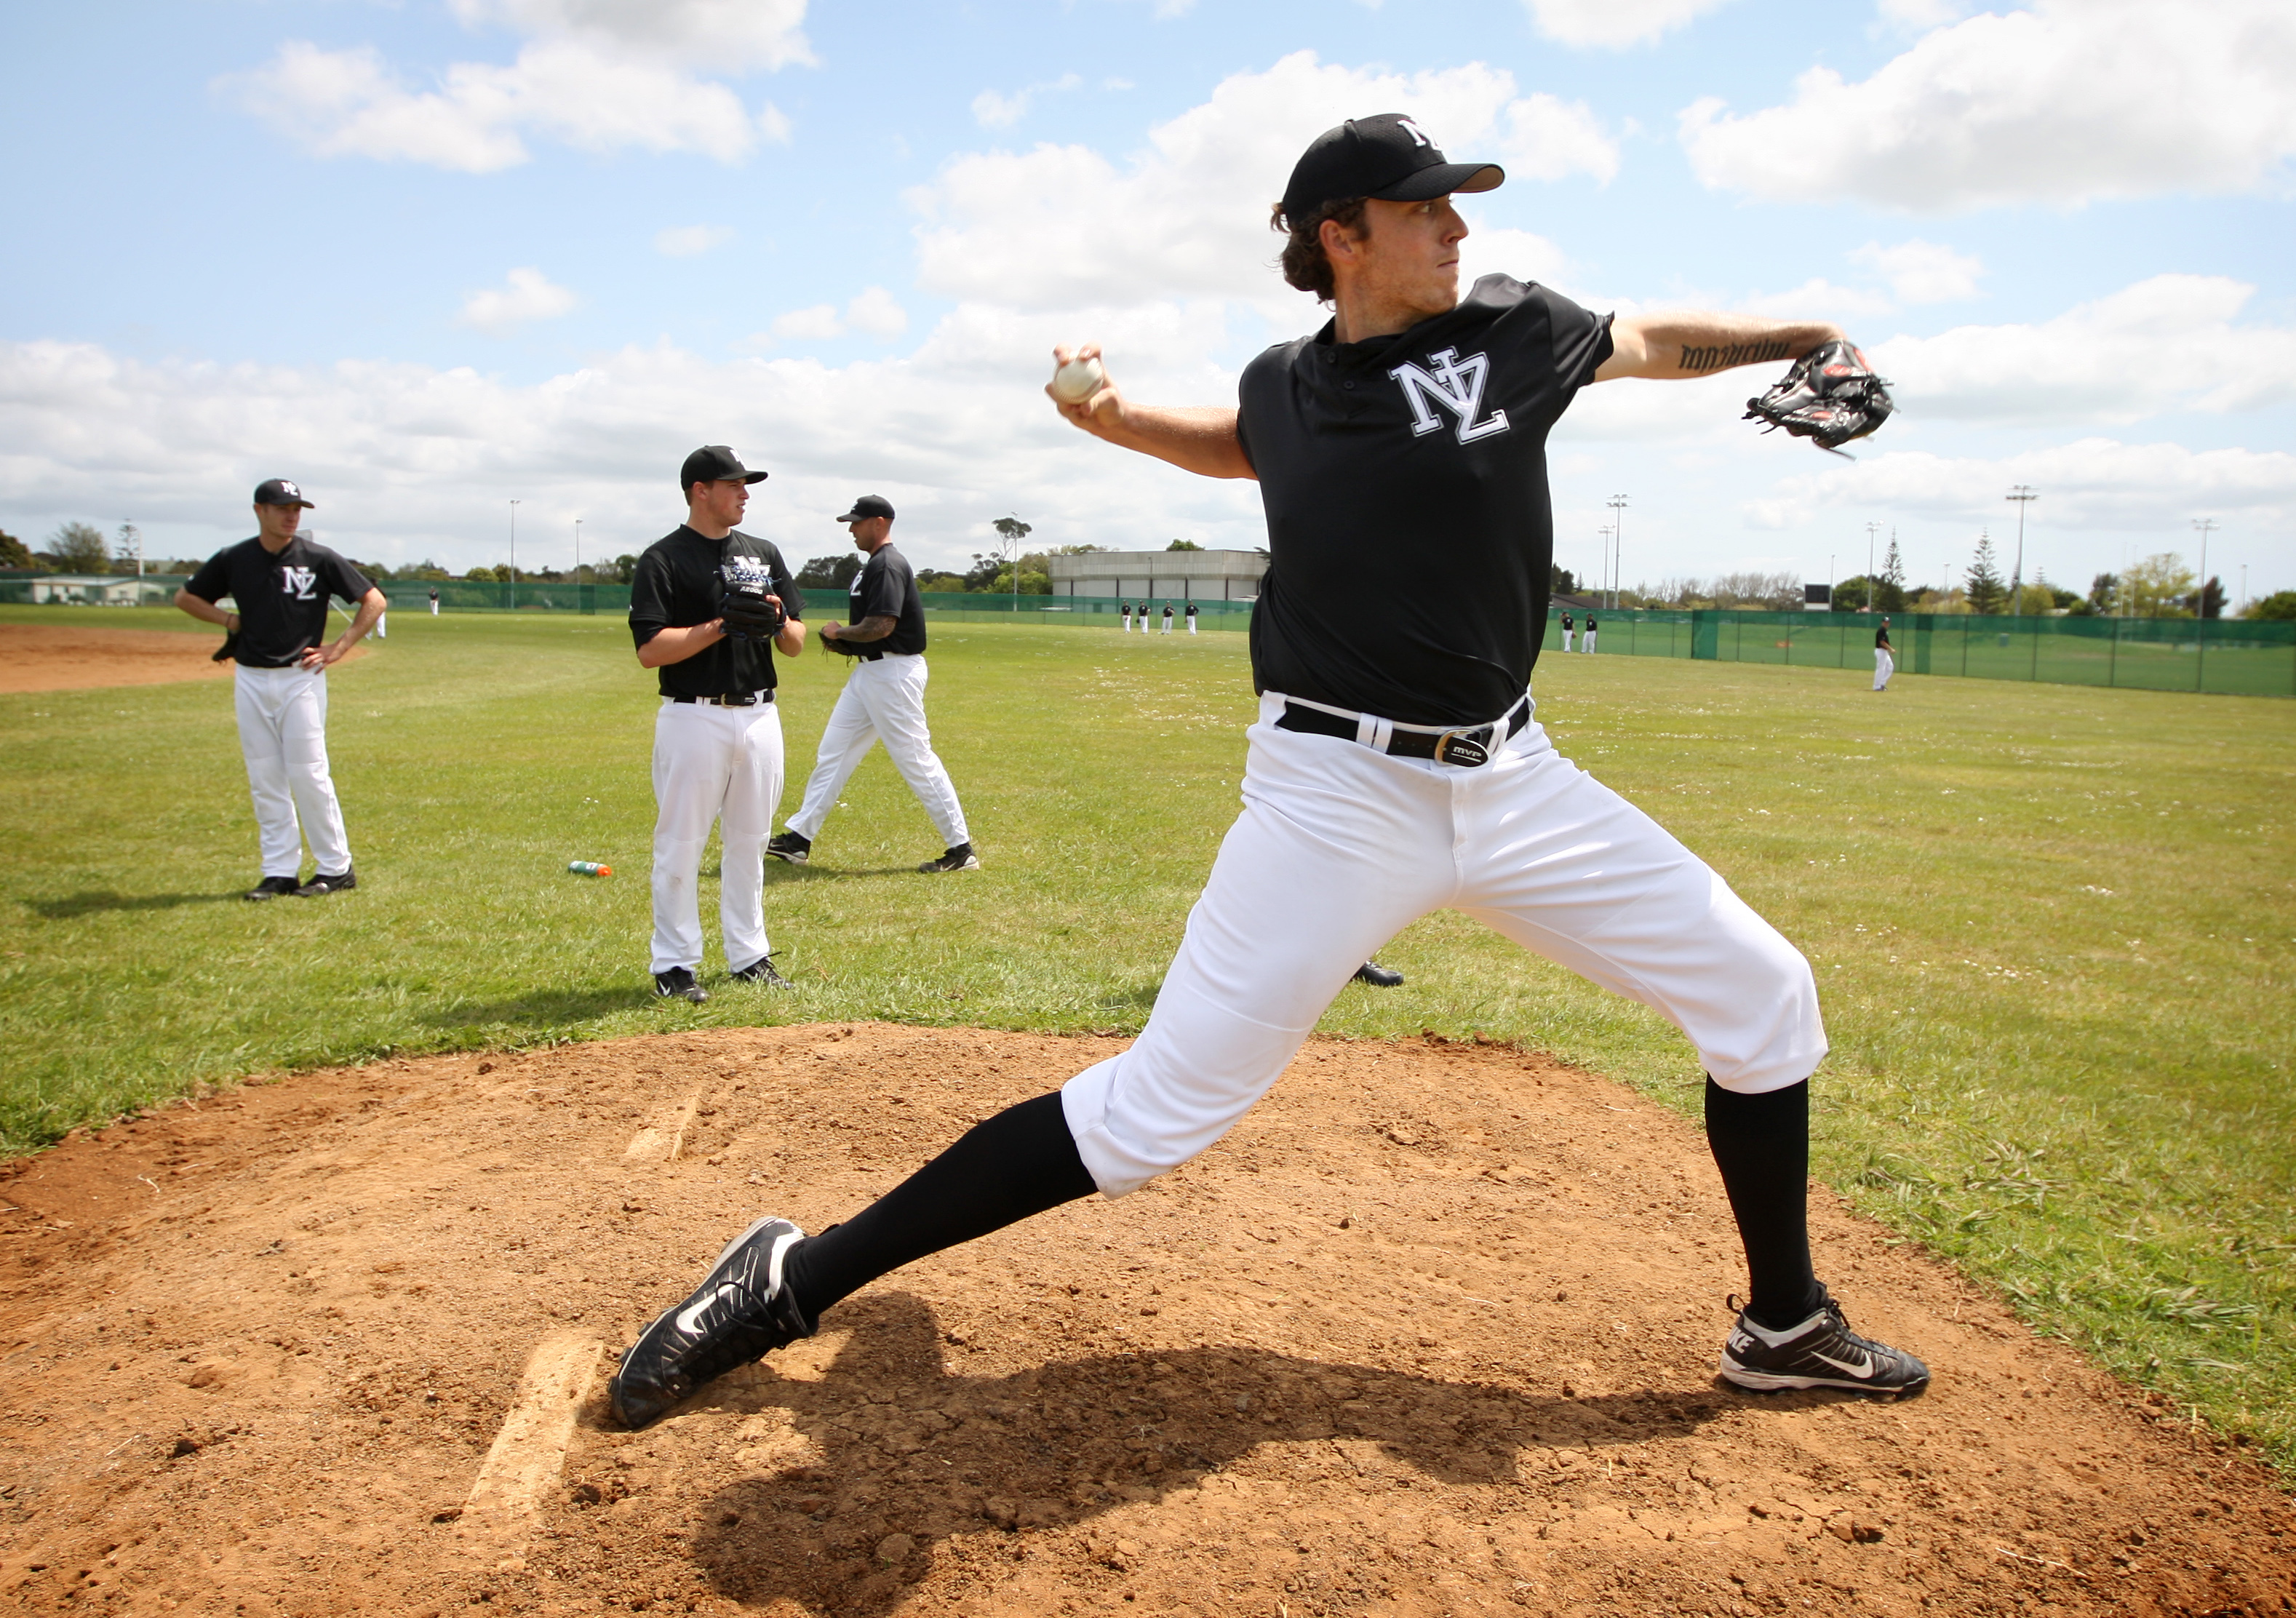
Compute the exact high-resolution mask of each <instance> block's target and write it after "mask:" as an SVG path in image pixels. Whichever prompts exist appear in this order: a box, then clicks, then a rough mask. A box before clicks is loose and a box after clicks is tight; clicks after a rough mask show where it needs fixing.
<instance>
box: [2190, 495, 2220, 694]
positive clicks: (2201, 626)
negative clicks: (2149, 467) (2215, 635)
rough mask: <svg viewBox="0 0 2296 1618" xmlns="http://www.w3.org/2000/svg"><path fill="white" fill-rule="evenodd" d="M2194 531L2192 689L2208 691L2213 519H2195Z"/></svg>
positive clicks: (2214, 521) (2215, 526) (2215, 522)
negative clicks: (2197, 547) (2197, 574)
mask: <svg viewBox="0 0 2296 1618" xmlns="http://www.w3.org/2000/svg"><path fill="white" fill-rule="evenodd" d="M2193 528H2194V531H2195V532H2196V533H2198V534H2199V535H2200V537H2201V590H2200V594H2199V595H2195V596H2194V598H2193V619H2194V625H2193V648H2194V659H2195V660H2196V667H2195V668H2194V673H2193V689H2194V690H2195V691H2205V690H2207V689H2208V678H2209V536H2210V534H2212V533H2214V532H2216V529H2217V520H2216V519H2215V518H2214V517H2195V518H2194V519H2193Z"/></svg>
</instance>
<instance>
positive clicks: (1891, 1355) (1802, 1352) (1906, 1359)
mask: <svg viewBox="0 0 2296 1618" xmlns="http://www.w3.org/2000/svg"><path fill="white" fill-rule="evenodd" d="M1722 1376H1723V1379H1724V1380H1725V1381H1727V1382H1734V1383H1736V1384H1738V1385H1739V1386H1740V1387H1742V1388H1751V1389H1753V1390H1754V1391H1755V1392H1762V1393H1770V1392H1777V1391H1778V1390H1779V1389H1782V1388H1847V1389H1848V1390H1849V1391H1850V1392H1853V1393H1914V1392H1920V1391H1921V1390H1922V1389H1923V1388H1924V1387H1927V1386H1928V1385H1929V1380H1930V1367H1927V1366H1925V1365H1923V1363H1922V1362H1921V1361H1920V1360H1918V1359H1915V1358H1914V1357H1913V1356H1912V1355H1911V1354H1908V1353H1907V1352H1906V1351H1904V1350H1903V1349H1893V1348H1891V1347H1890V1345H1889V1344H1888V1343H1876V1342H1874V1340H1873V1339H1872V1338H1871V1337H1861V1336H1859V1335H1857V1333H1856V1332H1854V1331H1852V1330H1850V1329H1849V1321H1848V1320H1847V1319H1845V1318H1843V1317H1842V1313H1841V1305H1840V1304H1839V1303H1836V1302H1834V1301H1833V1299H1832V1298H1828V1299H1827V1300H1826V1301H1825V1306H1824V1307H1823V1308H1821V1309H1820V1310H1818V1311H1817V1312H1816V1314H1814V1315H1812V1316H1811V1317H1810V1318H1808V1319H1807V1320H1805V1321H1803V1322H1802V1323H1801V1324H1800V1326H1794V1327H1792V1329H1790V1330H1787V1331H1784V1332H1774V1331H1770V1330H1768V1329H1767V1328H1766V1327H1764V1326H1758V1325H1756V1324H1755V1323H1754V1322H1753V1321H1752V1320H1750V1319H1749V1318H1747V1317H1746V1313H1745V1311H1744V1310H1739V1312H1738V1322H1737V1324H1736V1325H1735V1326H1732V1327H1731V1328H1730V1336H1729V1340H1728V1341H1727V1342H1726V1343H1724V1344H1723V1345H1722Z"/></svg>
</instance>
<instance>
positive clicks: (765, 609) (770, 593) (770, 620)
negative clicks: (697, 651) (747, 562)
mask: <svg viewBox="0 0 2296 1618" xmlns="http://www.w3.org/2000/svg"><path fill="white" fill-rule="evenodd" d="M718 581H719V584H720V590H719V593H718V597H717V616H718V618H719V619H720V620H723V621H724V623H725V626H726V634H728V635H730V636H732V637H734V639H736V640H746V641H754V642H756V643H757V644H758V645H764V644H765V643H767V641H769V640H771V639H773V637H775V634H776V633H778V632H779V631H780V629H781V627H782V625H783V622H784V621H785V620H786V619H787V617H788V614H786V613H784V612H783V611H782V604H781V599H780V597H778V596H776V595H775V594H774V588H773V583H774V581H773V579H771V578H770V577H768V576H767V574H766V573H764V572H763V571H750V570H748V569H738V570H737V569H734V568H724V569H721V570H720V571H719V572H718Z"/></svg>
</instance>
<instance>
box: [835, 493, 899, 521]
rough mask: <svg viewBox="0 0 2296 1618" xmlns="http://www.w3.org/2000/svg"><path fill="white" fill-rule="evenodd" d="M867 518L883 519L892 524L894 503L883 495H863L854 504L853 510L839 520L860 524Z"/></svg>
mask: <svg viewBox="0 0 2296 1618" xmlns="http://www.w3.org/2000/svg"><path fill="white" fill-rule="evenodd" d="M867 517H882V518H884V519H885V520H886V521H887V522H891V521H892V517H893V503H892V502H891V501H890V500H888V499H887V498H885V497H884V496H882V495H863V496H862V497H860V498H859V499H857V500H856V501H854V502H853V509H852V510H851V511H849V512H847V513H845V514H844V515H843V516H841V517H840V518H838V521H839V522H861V521H862V520H863V519H865V518H867Z"/></svg>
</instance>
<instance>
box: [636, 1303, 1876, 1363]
mask: <svg viewBox="0 0 2296 1618" xmlns="http://www.w3.org/2000/svg"><path fill="white" fill-rule="evenodd" d="M741 1292H742V1289H741V1288H740V1287H738V1286H736V1285H734V1284H733V1283H732V1282H731V1281H727V1282H725V1283H723V1284H721V1285H719V1286H718V1288H717V1291H716V1292H714V1293H711V1294H709V1296H708V1297H706V1298H704V1299H702V1300H701V1302H698V1303H689V1304H687V1305H686V1306H685V1308H684V1309H681V1310H678V1311H677V1329H678V1330H679V1331H681V1332H684V1333H685V1335H687V1336H689V1337H699V1336H700V1335H701V1314H702V1311H703V1310H707V1309H709V1308H710V1307H711V1306H712V1305H713V1304H716V1303H718V1302H722V1301H723V1300H724V1298H725V1296H726V1294H727V1293H732V1294H734V1296H736V1297H739V1296H740V1295H741ZM1818 1358H1819V1359H1825V1355H1823V1354H1820V1355H1819V1356H1818ZM1831 1363H1833V1364H1835V1365H1839V1364H1841V1361H1840V1360H1838V1359H1837V1360H1833V1361H1832V1362H1831ZM1853 1374H1854V1375H1857V1376H1866V1375H1868V1374H1869V1373H1866V1372H1863V1371H1860V1372H1856V1373H1853Z"/></svg>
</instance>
